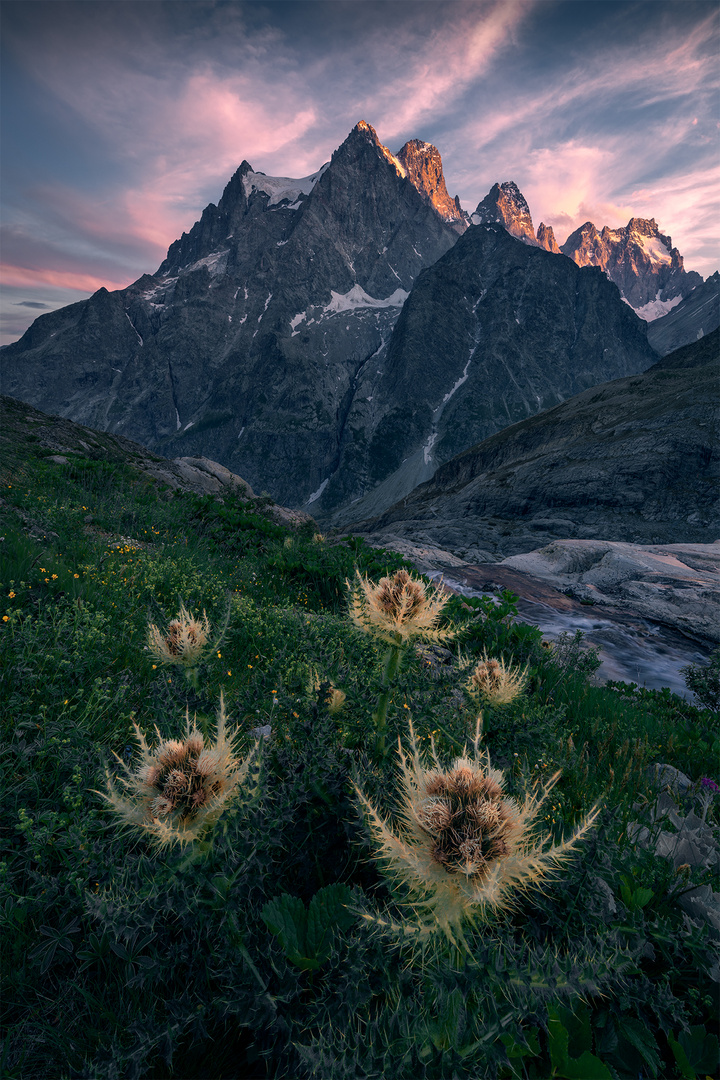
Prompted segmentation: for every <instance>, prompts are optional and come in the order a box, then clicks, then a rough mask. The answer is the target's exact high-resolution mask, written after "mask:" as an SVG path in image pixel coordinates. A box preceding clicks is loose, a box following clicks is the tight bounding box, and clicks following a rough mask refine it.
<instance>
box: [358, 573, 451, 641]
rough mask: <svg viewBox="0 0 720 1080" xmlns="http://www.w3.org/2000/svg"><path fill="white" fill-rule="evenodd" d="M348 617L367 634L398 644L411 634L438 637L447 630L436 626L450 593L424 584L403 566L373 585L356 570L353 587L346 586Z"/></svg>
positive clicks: (424, 637)
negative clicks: (349, 593) (348, 602)
mask: <svg viewBox="0 0 720 1080" xmlns="http://www.w3.org/2000/svg"><path fill="white" fill-rule="evenodd" d="M348 588H350V589H351V596H350V617H351V619H352V621H353V622H354V623H355V625H356V626H357V627H359V628H360V629H361V630H364V631H365V632H366V633H368V634H372V635H373V636H375V637H378V638H380V639H381V640H382V641H387V642H388V643H389V644H391V645H401V644H404V643H406V642H407V641H409V640H411V639H412V638H422V639H423V640H425V641H427V640H432V641H441V640H443V639H444V638H447V637H450V636H451V631H450V630H439V629H438V628H437V624H438V619H439V617H440V612H441V611H442V609H443V608H444V607H445V605H446V604H447V602H448V600H449V599H450V596H449V594H448V593H443V592H442V591H441V590H440V589H433V588H428V587H427V586H426V585H425V583H424V582H423V581H420V580H419V579H418V578H414V577H412V576H411V575H410V574H409V573H408V572H407V570H398V571H396V573H395V574H394V575H393V576H392V577H384V578H380V581H379V582H378V583H377V585H374V584H373V582H372V581H369V580H368V579H367V577H362V576H361V574H360V572H359V571H358V572H357V582H356V584H355V587H354V588H352V587H351V586H350V582H348Z"/></svg>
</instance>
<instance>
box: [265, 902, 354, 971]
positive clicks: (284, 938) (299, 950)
mask: <svg viewBox="0 0 720 1080" xmlns="http://www.w3.org/2000/svg"><path fill="white" fill-rule="evenodd" d="M351 895H352V894H351V892H350V890H349V889H348V887H347V886H346V885H341V884H335V885H326V886H325V888H324V889H320V890H319V892H317V893H316V894H315V896H313V898H312V900H311V901H310V910H309V911H308V910H306V908H305V905H304V904H303V902H302V900H301V899H300V898H299V897H297V896H289V895H288V894H287V893H286V894H285V895H284V896H281V897H280V899H279V900H270V901H269V902H268V903H267V904H266V905H265V907H264V908H263V909H262V911H261V913H260V914H261V916H262V919H263V922H264V923H265V925H266V926H267V928H268V930H270V932H271V933H272V934H275V935H276V937H278V938H279V939H280V944H281V945H282V947H283V949H284V951H285V955H286V956H287V958H288V960H290V962H291V963H293V964H295V966H296V967H299V968H302V970H303V971H316V970H317V968H319V967H320V966H321V965H322V964H324V963H325V962H326V960H327V959H328V958H329V956H330V947H331V941H332V936H333V933H334V931H335V930H336V929H338V930H345V929H348V928H349V927H350V926H352V925H353V923H354V922H355V916H354V915H352V913H351V912H350V911H348V909H347V907H346V905H347V904H348V903H349V902H350V900H351Z"/></svg>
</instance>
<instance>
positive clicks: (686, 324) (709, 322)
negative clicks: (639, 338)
mask: <svg viewBox="0 0 720 1080" xmlns="http://www.w3.org/2000/svg"><path fill="white" fill-rule="evenodd" d="M718 326H720V273H718V272H717V271H716V272H715V273H714V274H712V275H711V276H710V277H709V278H708V279H707V280H706V281H705V282H703V284H702V285H698V286H696V287H695V288H694V289H693V291H692V292H691V293H690V294H689V295H688V296H686V297H685V299H684V300H682V301H681V302H680V303H679V304H678V305H677V306H676V307H673V309H672V311H670V312H668V314H667V315H663V316H661V317H660V318H659V319H655V320H654V321H653V322H651V323H650V325H649V326H648V341H649V342H650V344H651V345H652V347H653V349H655V351H656V352H659V353H660V354H661V355H662V356H665V355H666V354H667V353H669V352H672V351H673V350H674V349H679V348H680V346H681V345H685V344H686V343H689V342H692V341H699V340H701V339H702V338H703V337H707V335H708V334H711V333H712V331H713V330H716V329H717V327H718ZM716 359H720V352H719V355H718V356H717V357H716Z"/></svg>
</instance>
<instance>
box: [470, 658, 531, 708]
mask: <svg viewBox="0 0 720 1080" xmlns="http://www.w3.org/2000/svg"><path fill="white" fill-rule="evenodd" d="M527 670H528V669H527V665H526V666H525V667H524V668H523V669H522V670H520V668H519V667H517V666H513V665H512V664H511V665H510V666H509V667H506V666H505V661H504V660H503V659H500V660H496V659H495V658H494V657H493V658H488V656H487V655H486V654H483V658H482V660H480V662H479V663H478V664H477V665H476V666H475V669H474V671H473V673H472V675H471V676H470V679H469V681H468V686H467V689H468V693H469V694H470V695H471V696H472V697H480V698H483V699H484V700H485V701H487V702H488V703H489V704H490V705H509V704H510V703H511V702H512V701H515V699H516V698H518V697H519V696H520V694H522V692H523V689H524V687H525V683H526V681H527Z"/></svg>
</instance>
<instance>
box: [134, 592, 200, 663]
mask: <svg viewBox="0 0 720 1080" xmlns="http://www.w3.org/2000/svg"><path fill="white" fill-rule="evenodd" d="M209 635H210V623H209V621H208V617H207V615H206V614H205V612H204V611H203V613H202V619H196V618H194V617H193V616H192V615H191V614H190V612H189V611H188V610H187V609H186V607H185V605H184V604H181V605H180V611H179V612H178V615H177V618H175V619H173V620H172V622H171V623H169V624H168V628H167V630H166V631H165V633H163V632H162V631H161V630H159V629H158V628H157V626H155V625H154V623H150V625H149V627H148V648H149V650H150V652H151V653H152V654H153V656H154V657H156V659H158V660H159V661H160V663H161V664H182V665H183V666H184V667H186V668H194V667H197V665H198V663H199V661H200V657H201V656H202V653H203V649H204V648H205V646H206V645H207V642H208V637H209Z"/></svg>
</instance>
